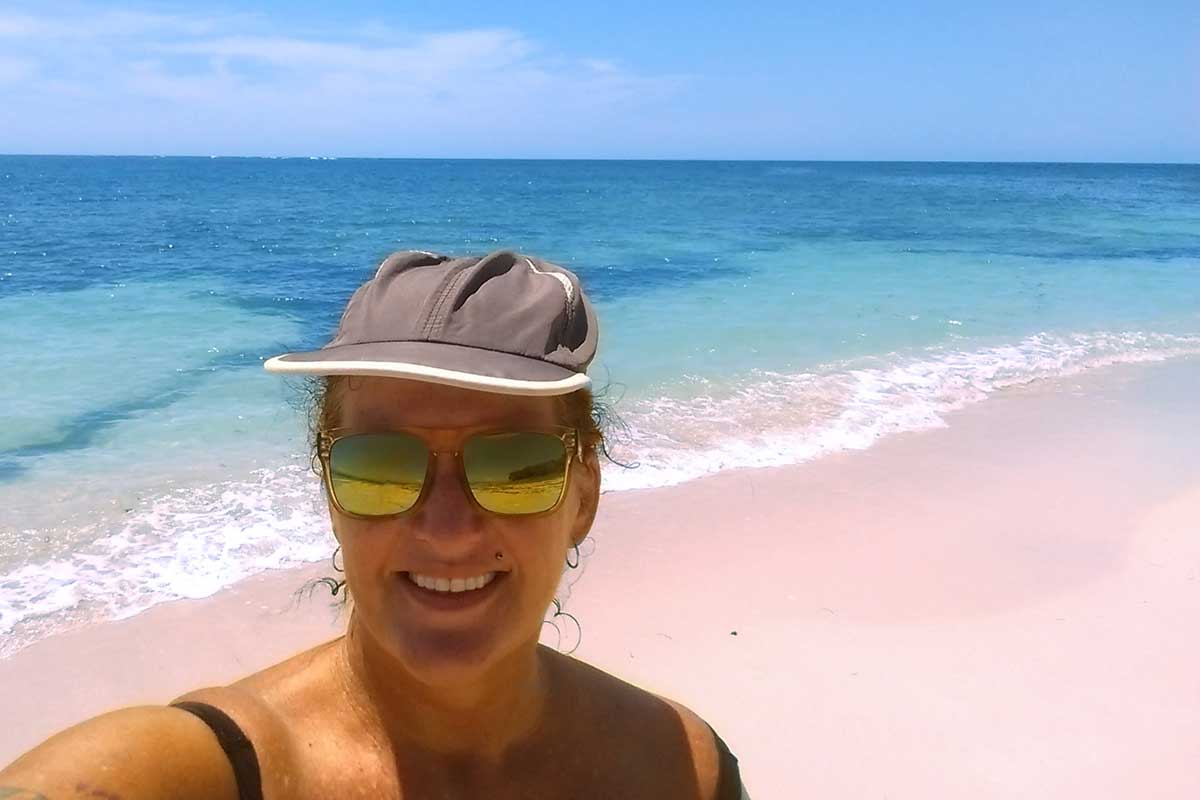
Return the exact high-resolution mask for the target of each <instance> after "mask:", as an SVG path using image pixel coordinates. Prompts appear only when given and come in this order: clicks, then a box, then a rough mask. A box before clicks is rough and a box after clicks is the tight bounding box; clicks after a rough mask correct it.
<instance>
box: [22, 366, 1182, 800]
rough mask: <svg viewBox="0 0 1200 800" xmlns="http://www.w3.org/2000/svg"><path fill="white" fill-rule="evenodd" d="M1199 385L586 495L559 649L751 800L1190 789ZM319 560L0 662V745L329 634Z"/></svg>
mask: <svg viewBox="0 0 1200 800" xmlns="http://www.w3.org/2000/svg"><path fill="white" fill-rule="evenodd" d="M1198 395H1200V359H1196V358H1179V359H1175V360H1169V361H1165V362H1161V363H1145V364H1126V365H1117V366H1109V367H1105V368H1103V369H1093V370H1086V371H1083V372H1080V373H1079V374H1075V375H1068V376H1065V377H1059V378H1054V379H1049V380H1043V381H1038V382H1034V383H1030V384H1028V385H1024V386H1017V387H1011V388H1006V389H1004V390H1001V391H996V392H995V393H994V394H992V395H991V396H990V397H988V399H987V400H986V401H985V402H980V403H975V404H971V405H968V406H966V407H964V408H961V409H959V410H955V411H953V412H950V413H948V414H946V416H945V422H946V424H945V426H944V427H932V426H931V427H929V428H927V429H924V430H916V431H911V432H904V433H896V434H895V435H891V436H887V437H884V438H881V439H880V440H879V441H878V442H877V443H875V444H874V445H873V446H871V447H869V448H867V449H864V450H846V451H842V452H836V453H833V454H830V455H826V456H825V457H822V458H818V459H815V460H810V461H807V462H805V463H800V464H795V465H791V466H783V467H775V468H762V469H731V470H726V471H722V472H719V473H717V474H715V475H710V476H706V477H701V478H698V479H695V480H690V481H687V482H684V483H681V484H678V485H674V486H665V487H660V488H649V489H639V490H628V491H619V492H609V493H607V494H606V495H605V496H604V498H603V499H602V503H601V511H600V514H599V516H598V518H597V521H596V525H595V527H594V529H593V533H592V536H591V538H590V544H588V545H586V546H585V547H584V554H585V555H584V560H583V566H582V568H581V569H580V570H579V571H578V572H576V573H571V574H569V575H568V580H569V581H570V587H569V597H567V598H566V600H565V610H567V611H569V612H570V613H571V614H573V615H574V616H575V617H576V618H578V620H579V621H580V628H581V630H582V638H581V640H580V641H579V642H578V645H579V646H578V649H577V650H576V652H575V656H576V657H578V658H581V659H583V660H586V661H588V662H589V663H592V664H594V665H596V666H599V667H601V668H603V669H606V670H609V671H611V672H613V673H614V674H616V675H618V676H620V677H623V678H625V679H626V680H630V681H632V682H634V683H636V684H638V685H640V686H643V687H645V688H647V689H649V690H651V691H654V692H658V693H661V694H664V695H666V696H669V697H672V698H674V699H676V700H679V701H681V702H683V703H684V704H686V705H688V706H689V707H691V708H692V709H693V710H695V711H696V712H697V713H698V714H700V715H701V716H703V717H704V718H705V719H706V720H708V721H709V722H710V723H711V724H712V725H713V727H714V728H715V729H716V730H717V731H718V732H719V733H720V734H721V735H722V737H723V738H724V739H725V740H726V742H727V743H728V744H729V746H730V747H731V749H732V750H733V751H734V752H735V753H736V754H737V755H738V757H739V759H740V761H741V767H742V770H743V776H744V779H745V782H746V785H747V786H748V787H749V789H750V792H751V794H752V796H753V797H755V798H756V800H762V799H763V798H766V799H767V800H772V799H773V798H794V797H795V798H798V797H823V798H867V797H870V798H890V799H891V800H896V798H910V797H911V798H930V797H972V798H1012V797H1022V798H1065V797H1080V798H1089V800H1094V799H1096V798H1128V797H1155V798H1191V797H1195V796H1196V792H1197V791H1198V790H1200V774H1198V773H1197V769H1196V765H1197V764H1198V763H1200V640H1198V639H1197V637H1196V636H1195V631H1196V626H1197V620H1200V536H1198V535H1197V533H1198V531H1200V425H1197V424H1196V421H1195V410H1194V398H1195V397H1196V396H1198ZM326 574H330V570H329V569H328V566H327V565H325V564H316V565H311V566H307V567H303V568H299V569H290V570H279V571H271V572H266V573H262V574H259V575H256V576H254V577H251V578H249V579H246V580H244V581H241V582H238V583H236V584H234V585H233V586H231V587H229V588H227V589H225V590H222V591H220V592H218V593H217V594H215V595H213V596H211V597H208V598H205V599H199V600H178V601H173V602H168V603H162V604H159V605H155V606H154V607H152V608H150V609H149V610H147V611H144V612H142V613H140V614H138V615H136V616H133V617H131V618H129V619H125V620H120V621H109V622H103V623H97V624H93V625H90V626H86V627H81V628H77V629H74V630H69V631H66V632H63V633H59V634H57V635H54V636H49V637H47V638H43V639H41V640H39V641H36V642H34V643H32V644H30V645H29V646H28V647H25V648H24V649H23V650H21V651H19V652H17V653H16V654H15V655H13V656H11V657H10V658H8V659H6V660H3V661H0V686H3V687H5V688H4V702H3V708H4V712H5V716H6V718H7V720H8V721H9V722H8V724H7V725H5V726H4V727H3V730H2V731H0V762H7V761H8V760H10V759H11V758H13V757H15V756H16V755H17V754H18V753H20V752H22V751H23V750H24V749H26V748H28V747H29V746H31V745H33V744H34V743H36V742H37V741H39V740H41V739H42V738H44V737H45V736H47V735H49V734H50V733H52V732H53V731H55V730H57V729H60V728H61V727H63V726H65V725H68V724H70V723H71V722H72V721H76V720H79V719H82V718H84V717H87V716H90V715H94V714H96V713H100V712H102V711H105V710H108V709H111V708H116V707H120V706H123V705H129V704H138V703H163V702H166V701H168V700H170V699H171V698H172V697H173V696H175V695H177V694H179V693H182V692H184V691H186V690H188V689H191V688H195V687H197V686H202V685H212V684H221V683H226V682H229V681H232V680H234V679H236V678H237V677H239V676H241V675H244V674H247V673H249V672H251V671H254V670H256V669H259V668H261V667H264V666H266V665H268V664H270V663H273V662H275V661H277V660H279V659H281V658H283V657H286V656H287V655H289V654H291V653H294V652H297V651H299V650H300V649H302V648H304V647H306V646H310V645H313V644H316V643H318V642H321V641H325V640H328V639H330V638H333V637H335V636H337V635H339V632H340V630H341V628H342V627H343V626H344V618H341V619H339V618H338V615H337V612H336V610H335V609H334V608H332V607H331V606H330V605H329V600H328V597H327V596H322V595H321V593H320V591H318V592H316V593H314V594H313V595H312V596H311V598H310V599H301V598H298V597H297V596H296V594H295V593H296V591H297V590H298V589H300V588H301V587H302V586H304V584H305V583H306V581H308V580H311V579H312V578H314V577H319V576H321V575H326ZM574 635H575V634H574V629H573V628H570V629H569V630H568V635H567V639H568V641H569V643H570V644H575V641H574V640H573V637H574ZM543 641H547V642H548V643H549V645H550V646H553V645H554V644H555V638H554V637H553V636H548V637H546V638H545V639H544V640H543Z"/></svg>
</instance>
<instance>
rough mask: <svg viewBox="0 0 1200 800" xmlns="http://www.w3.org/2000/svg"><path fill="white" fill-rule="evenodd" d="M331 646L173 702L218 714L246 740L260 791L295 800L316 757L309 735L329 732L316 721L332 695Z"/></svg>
mask: <svg viewBox="0 0 1200 800" xmlns="http://www.w3.org/2000/svg"><path fill="white" fill-rule="evenodd" d="M333 646H334V642H330V643H327V644H324V645H320V646H318V647H315V648H313V649H311V650H307V651H305V652H303V653H300V654H298V655H296V656H293V657H291V658H289V659H287V660H285V661H282V662H280V663H279V664H276V665H274V666H271V667H268V668H267V669H265V670H262V671H261V672H257V673H254V674H252V675H250V676H247V677H245V678H243V679H241V680H239V681H237V682H236V683H233V684H230V685H228V686H217V687H209V688H205V689H199V690H196V691H193V692H189V693H187V694H185V695H183V696H181V697H178V698H176V699H175V700H174V701H172V702H173V703H189V702H190V703H202V704H205V705H209V706H214V707H215V708H217V709H219V710H220V711H221V712H222V713H223V714H225V715H226V716H228V717H229V718H230V719H232V720H233V722H234V723H235V724H236V725H237V726H238V728H239V729H240V730H241V731H242V733H243V734H244V735H245V736H246V738H247V739H249V740H250V743H251V745H252V746H253V748H254V753H255V757H256V758H257V760H258V763H259V771H260V773H261V776H262V780H263V785H264V791H267V793H268V794H273V795H275V796H283V797H292V796H296V795H297V794H298V793H299V791H300V790H299V788H298V787H299V786H300V785H302V784H304V783H306V775H305V773H306V769H305V766H306V762H308V761H311V760H312V758H313V756H314V755H315V754H314V753H313V752H312V749H311V748H312V745H313V742H312V741H311V740H310V739H309V734H310V733H311V732H313V731H316V730H322V729H325V728H327V727H328V726H326V725H325V724H324V723H323V722H321V721H320V720H322V719H323V718H324V717H325V716H327V714H328V711H329V705H330V703H331V701H333V700H334V697H335V695H336V690H335V689H334V687H332V686H331V679H330V674H331V672H332V670H331V668H330V666H331V658H332V653H333V649H334V647H333ZM210 735H212V734H210Z"/></svg>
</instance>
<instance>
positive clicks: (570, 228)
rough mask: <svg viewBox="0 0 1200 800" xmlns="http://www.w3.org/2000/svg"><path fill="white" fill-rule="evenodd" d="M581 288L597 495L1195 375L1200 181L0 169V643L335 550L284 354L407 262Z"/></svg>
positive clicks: (601, 170) (267, 167)
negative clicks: (995, 396) (1163, 375)
mask: <svg viewBox="0 0 1200 800" xmlns="http://www.w3.org/2000/svg"><path fill="white" fill-rule="evenodd" d="M500 247H507V248H513V249H517V250H522V251H525V252H532V253H536V254H538V255H540V256H543V257H545V258H548V259H550V260H553V261H556V262H558V263H561V264H563V265H565V266H568V267H570V268H572V269H574V270H576V271H577V272H578V273H579V274H580V275H581V277H582V278H583V280H584V283H585V286H587V287H588V289H589V291H590V292H591V294H592V296H593V298H594V299H595V301H596V304H597V306H598V309H599V312H600V315H601V322H602V342H601V352H600V355H599V357H598V359H597V362H596V366H595V367H594V369H593V375H594V376H595V377H596V378H597V379H598V381H599V382H600V383H601V384H608V385H609V386H608V392H607V394H608V395H609V396H610V397H612V398H614V399H619V402H618V404H617V410H618V412H619V413H620V415H621V417H622V419H623V420H624V422H625V428H624V430H623V431H622V434H621V437H620V440H619V444H618V448H617V453H618V455H619V456H620V457H621V458H622V459H623V460H625V461H628V462H634V463H636V464H637V465H638V466H637V468H636V469H630V470H625V469H618V468H612V469H609V470H608V472H606V474H605V484H606V486H607V488H608V489H610V490H621V489H626V488H635V487H646V486H658V485H665V484H670V483H675V482H679V481H682V480H687V479H690V478H694V477H696V476H699V475H702V474H705V473H707V472H712V471H716V470H720V469H727V468H733V467H744V466H759V465H771V464H787V463H796V462H799V461H803V460H806V459H811V458H817V457H820V456H821V455H824V454H826V453H829V452H835V451H838V450H844V449H853V448H862V447H868V446H870V444H871V443H872V442H874V441H876V440H877V439H878V438H879V437H881V436H885V435H887V434H889V433H893V432H896V431H903V430H914V429H920V428H925V427H931V426H937V425H941V424H944V421H943V420H944V416H945V414H946V413H947V412H948V411H951V410H953V409H956V408H960V407H962V406H963V405H965V404H968V403H974V402H979V401H982V400H984V399H986V397H987V396H988V395H989V394H991V393H993V392H996V391H1002V390H1003V389H1004V388H1005V387H1008V386H1012V385H1017V384H1024V383H1029V382H1034V381H1038V380H1043V379H1047V378H1053V377H1057V376H1060V375H1063V374H1070V373H1073V372H1078V371H1081V370H1085V369H1102V368H1103V367H1104V366H1105V365H1108V364H1113V363H1118V362H1127V361H1139V360H1158V359H1163V358H1169V357H1172V356H1176V355H1183V354H1190V353H1197V352H1200V302H1198V301H1200V167H1196V166H1171V165H1145V166H1120V165H988V164H970V165H966V164H851V163H765V162H764V163H749V162H569V161H562V162H547V161H542V162H538V161H530V162H521V161H405V160H307V159H287V160H271V159H183V158H162V159H160V158H57V157H0V357H2V359H3V362H4V364H6V365H7V367H8V368H7V370H6V376H7V377H6V379H4V381H3V383H2V384H0V385H2V387H3V388H0V408H3V409H4V411H3V413H4V417H5V421H6V423H7V424H5V425H3V426H0V633H4V634H7V635H6V636H5V642H6V644H5V645H3V646H0V653H2V652H9V651H11V650H12V649H13V648H15V647H18V646H20V645H21V644H23V643H25V642H27V641H30V640H32V639H34V638H36V637H38V636H41V635H45V634H46V633H49V632H52V631H54V630H57V629H60V628H61V627H63V626H65V625H69V624H75V623H77V622H79V621H83V620H88V619H95V618H100V617H113V616H125V615H128V614H131V613H136V612H137V611H139V610H141V609H144V608H146V607H147V606H148V605H151V604H153V603H155V602H158V601H161V600H165V599H171V598H175V597H188V596H202V595H206V594H210V593H211V592H213V591H215V590H216V589H218V588H219V587H221V586H223V585H227V584H228V583H230V582H232V581H235V580H238V579H240V578H242V577H245V576H247V575H250V574H253V573H255V572H258V571H261V570H263V569H267V568H271V567H278V566H286V565H290V564H296V563H300V562H304V561H312V560H320V559H324V558H326V557H328V555H329V553H330V552H331V550H332V544H331V538H330V536H329V533H328V530H327V528H328V523H327V520H326V519H325V516H324V510H323V508H322V506H321V502H320V495H319V491H318V488H317V486H316V483H315V481H314V480H313V479H312V477H311V476H310V475H309V474H308V473H307V472H306V470H305V465H306V462H307V457H306V456H305V454H304V452H303V450H304V444H303V434H302V429H303V425H302V420H301V417H300V416H299V414H298V413H297V411H296V410H295V409H294V408H293V407H292V405H290V404H289V403H291V402H293V401H295V399H296V394H295V392H294V391H291V390H289V388H288V385H287V384H286V383H285V382H283V381H281V380H279V379H277V378H274V377H271V376H267V375H265V374H263V373H262V370H261V362H262V360H263V359H264V358H266V357H269V356H271V355H274V354H277V353H280V352H284V351H287V350H292V349H299V348H310V347H316V346H319V345H320V344H322V343H323V342H324V341H325V340H326V339H327V338H328V336H329V335H330V333H331V332H332V330H333V328H334V326H335V325H336V322H337V318H338V315H339V313H340V311H341V308H342V305H343V304H344V302H345V300H346V298H347V297H348V296H349V294H350V292H351V291H352V290H353V289H354V287H355V286H357V285H358V283H359V282H361V281H362V280H363V279H365V278H366V277H368V276H369V275H370V274H371V272H372V270H373V269H374V267H375V266H376V264H377V263H378V261H379V260H380V259H381V258H382V257H383V256H384V255H386V254H387V253H388V252H390V251H392V250H395V249H406V248H418V249H428V250H441V251H445V252H453V253H470V252H475V253H479V252H485V251H488V250H492V249H497V248H500Z"/></svg>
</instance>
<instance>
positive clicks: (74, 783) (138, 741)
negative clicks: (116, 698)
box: [0, 706, 237, 800]
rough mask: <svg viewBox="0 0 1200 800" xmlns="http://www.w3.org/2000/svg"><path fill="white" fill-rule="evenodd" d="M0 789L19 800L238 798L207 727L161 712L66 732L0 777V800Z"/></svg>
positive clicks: (110, 718)
mask: <svg viewBox="0 0 1200 800" xmlns="http://www.w3.org/2000/svg"><path fill="white" fill-rule="evenodd" d="M6 790H7V791H9V792H11V793H13V794H14V795H15V796H18V797H23V796H29V797H37V796H39V795H41V796H44V797H68V796H69V797H74V796H77V795H80V794H87V795H90V796H93V797H121V798H123V799H126V800H137V799H138V798H158V797H177V798H181V799H182V800H186V799H187V798H197V799H199V798H213V799H214V800H220V798H229V799H230V800H233V798H236V797H237V787H236V784H235V782H234V780H233V771H232V769H231V768H230V767H229V765H228V762H227V760H226V759H225V754H224V753H223V751H222V750H221V748H220V746H219V745H218V744H217V742H216V740H215V739H214V738H213V736H212V733H211V732H210V731H209V729H208V728H207V727H206V726H205V725H204V723H202V722H201V721H200V720H199V719H197V718H195V717H193V716H192V715H190V714H188V713H186V712H184V711H181V710H179V709H176V708H168V707H165V706H143V707H136V708H127V709H122V710H120V711H114V712H111V713H109V714H104V715H102V716H99V717H95V718H94V719H90V720H88V721H86V722H82V723H80V724H78V725H75V726H74V727H71V728H68V729H67V730H65V731H63V732H62V733H59V734H57V735H55V736H53V737H51V738H50V739H48V740H46V741H45V742H43V743H42V744H41V745H39V746H38V747H36V748H34V749H33V750H31V751H29V752H28V753H26V754H25V755H23V756H21V757H20V758H18V759H17V760H16V761H15V762H13V763H12V764H11V765H9V766H8V767H7V768H5V769H4V770H2V771H0V797H6V796H8V795H7V794H5V791H6ZM20 790H24V791H25V792H27V793H28V795H22V794H19V793H18V792H19V791H20Z"/></svg>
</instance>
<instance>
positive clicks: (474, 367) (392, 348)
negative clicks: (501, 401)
mask: <svg viewBox="0 0 1200 800" xmlns="http://www.w3.org/2000/svg"><path fill="white" fill-rule="evenodd" d="M263 366H264V367H265V368H266V370H267V372H274V373H278V374H283V375H376V376H380V377H384V378H409V379H411V380H417V381H425V382H427V383H440V384H443V385H445V386H457V387H459V388H462V389H478V390H482V391H486V392H495V393H497V394H517V395H535V396H537V395H559V394H569V393H571V392H574V391H576V390H577V389H584V388H587V387H588V386H590V385H591V379H590V378H588V376H587V375H585V374H583V373H581V372H574V371H572V370H569V369H567V368H566V367H560V366H558V365H556V364H549V363H547V362H545V361H540V360H538V359H536V358H526V357H524V356H518V355H513V354H512V353H501V352H498V351H496V350H484V349H482V348H478V347H464V346H462V345H457V344H445V343H443V342H370V343H367V344H347V345H341V346H339V347H327V348H324V349H321V350H313V351H310V352H305V353H288V354H287V355H282V356H275V357H274V358H270V359H267V361H266V363H264V364H263Z"/></svg>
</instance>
